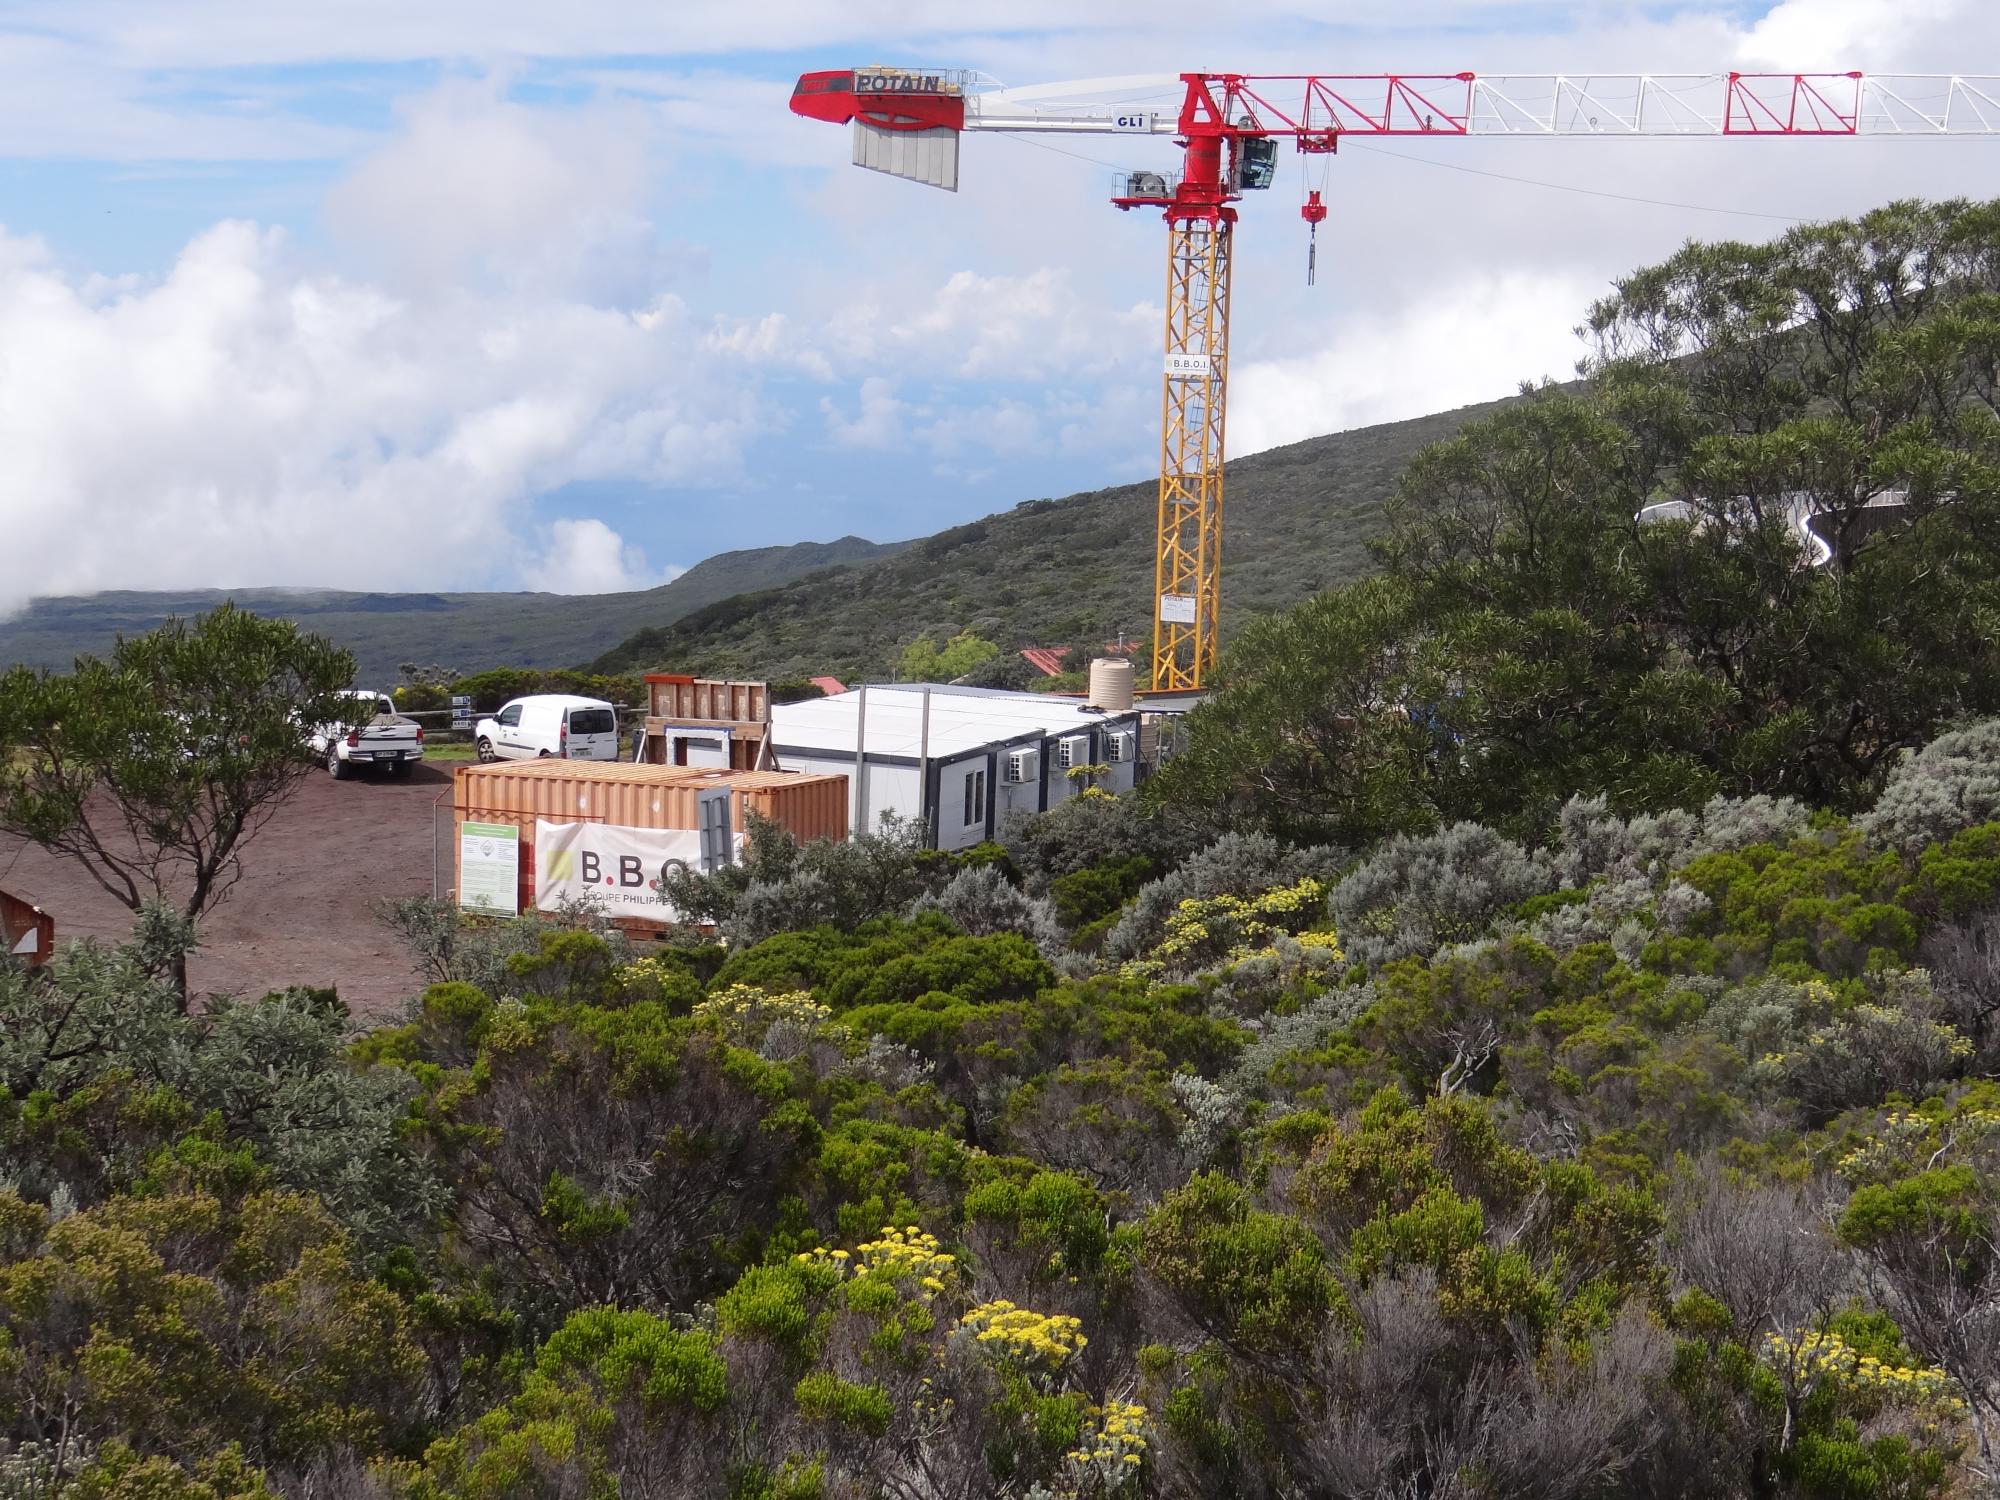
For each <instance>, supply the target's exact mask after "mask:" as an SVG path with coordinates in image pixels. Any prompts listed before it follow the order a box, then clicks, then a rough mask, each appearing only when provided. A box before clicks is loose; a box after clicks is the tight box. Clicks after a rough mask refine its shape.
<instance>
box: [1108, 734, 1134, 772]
mask: <svg viewBox="0 0 2000 1500" xmlns="http://www.w3.org/2000/svg"><path fill="white" fill-rule="evenodd" d="M1104 758H1105V759H1106V760H1107V761H1109V762H1111V763H1112V764H1113V765H1117V764H1119V763H1120V762H1122V761H1128V760H1130V759H1131V758H1132V731H1131V730H1129V729H1118V730H1114V731H1112V733H1110V734H1108V735H1106V736H1105V742H1104Z"/></svg>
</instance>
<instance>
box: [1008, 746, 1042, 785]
mask: <svg viewBox="0 0 2000 1500" xmlns="http://www.w3.org/2000/svg"><path fill="white" fill-rule="evenodd" d="M1040 760H1041V756H1040V755H1039V754H1037V753H1036V752H1035V751H1033V750H1009V751H1008V752H1007V779H1008V780H1009V781H1011V782H1015V783H1017V784H1018V783H1021V782H1026V781H1033V780H1035V779H1036V777H1037V776H1038V775H1039V774H1040V771H1041V766H1040V764H1039V762H1040Z"/></svg>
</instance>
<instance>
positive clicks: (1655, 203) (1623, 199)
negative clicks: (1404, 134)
mask: <svg viewBox="0 0 2000 1500" xmlns="http://www.w3.org/2000/svg"><path fill="white" fill-rule="evenodd" d="M1000 138H1001V139H1002V140H1007V141H1014V142H1017V143H1018V144H1020V145H1023V146H1033V147H1035V148H1036V149H1037V150H1041V151H1053V152H1054V153H1055V154H1056V155H1057V156H1067V157H1069V158H1070V159H1071V160H1072V161H1083V162H1089V163H1090V164H1091V165H1092V166H1094V167H1103V168H1105V169H1106V170H1107V171H1112V172H1123V171H1125V170H1126V169H1127V168H1128V167H1129V166H1130V163H1129V162H1115V161H1105V160H1104V159H1103V158H1102V157H1098V156H1085V155H1084V154H1083V153H1082V152H1081V151H1069V150H1065V149H1064V148H1063V147H1061V146H1051V145H1050V144H1049V143H1048V142H1047V141H1042V140H1036V139H1035V138H1034V137H1033V136H1027V135H1013V134H1007V133H1002V134H1001V136H1000ZM1342 144H1343V145H1345V146H1346V147H1347V148H1348V149H1349V150H1351V151H1372V152H1373V153H1374V154H1375V155H1377V156H1393V157H1394V158H1395V159H1396V160H1397V161H1408V162H1415V163H1416V164H1417V165H1418V166H1422V167H1438V168H1441V169H1442V170H1444V171H1447V172H1464V173H1466V174H1467V175H1468V176H1472V177H1491V178H1493V179H1494V180H1495V181H1496V182H1512V183H1517V184H1519V185H1520V186H1522V187H1538V188H1547V189H1548V190H1549V191H1550V192H1552V193H1577V194H1580V195H1581V196H1583V197H1586V198H1608V199H1610V200H1611V201H1612V202H1614V203H1641V204H1644V205H1646V206H1647V207H1649V208H1677V209H1681V210H1684V211H1685V212H1688V213H1697V214H1733V215H1735V216H1736V217H1738V218H1743V219H1771V220H1774V221H1776V222H1777V223H1780V224H1803V223H1805V222H1806V216H1805V215H1803V214H1773V213H1765V212H1763V211H1762V210H1761V209H1755V208H1718V207H1716V206H1715V205H1714V204H1712V203H1678V202H1675V201H1674V200H1673V199H1670V198H1640V197H1636V196H1634V195H1633V194H1630V193H1610V192H1606V191H1605V190H1604V189H1602V188H1588V187H1578V186H1577V185H1576V184H1575V183H1572V182H1546V181H1544V180H1543V179H1541V178H1539V177H1515V176H1513V175H1511V174H1510V173H1507V172H1489V171H1487V170H1486V169H1485V168H1483V167H1466V166H1461V165H1459V164H1458V163H1457V162H1450V161H1438V160H1437V159H1436V158H1434V157H1429V156H1411V155H1410V154H1409V153H1408V152H1404V151H1391V150H1389V149H1388V148H1387V147H1386V146H1366V145H1363V144H1361V143H1360V142H1358V141H1356V140H1353V139H1352V138H1349V139H1347V140H1345V141H1343V142H1342Z"/></svg>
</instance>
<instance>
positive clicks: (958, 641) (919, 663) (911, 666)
mask: <svg viewBox="0 0 2000 1500" xmlns="http://www.w3.org/2000/svg"><path fill="white" fill-rule="evenodd" d="M999 654H1000V648H999V647H998V646H996V645H994V644H993V643H992V642H991V641H989V640H987V639H986V638H985V637H984V636H978V635H974V634H973V633H972V632H971V631H969V630H961V631H960V632H959V633H958V634H957V635H955V636H953V637H952V638H951V639H950V640H948V641H946V642H945V643H944V645H943V646H942V647H938V646H934V645H932V644H931V638H930V637H929V636H927V635H920V636H918V637H917V638H916V639H915V640H914V641H912V642H910V644H909V645H907V646H905V647H904V648H903V659H902V662H901V664H900V665H899V666H898V667H897V669H896V675H897V677H898V678H899V679H901V680H902V681H904V682H952V681H955V680H956V679H958V678H960V677H963V676H965V674H966V673H968V672H970V671H972V670H973V669H974V668H975V667H978V666H980V665H982V664H984V663H986V662H989V661H991V660H992V659H993V658H994V657H996V656H998V655H999Z"/></svg>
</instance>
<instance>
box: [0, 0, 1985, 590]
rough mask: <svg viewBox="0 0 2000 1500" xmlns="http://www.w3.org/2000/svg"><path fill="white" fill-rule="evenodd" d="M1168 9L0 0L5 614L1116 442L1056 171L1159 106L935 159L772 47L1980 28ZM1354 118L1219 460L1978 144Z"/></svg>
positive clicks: (1136, 340)
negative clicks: (941, 170) (955, 188)
mask: <svg viewBox="0 0 2000 1500" xmlns="http://www.w3.org/2000/svg"><path fill="white" fill-rule="evenodd" d="M1217 9H1218V8H1216V7H1212V6H1197V5H1194V4H1189V3H1182V0H1151V3H1142V0H1100V3H1098V4H1095V5H1093V6H1089V7H1080V6H1076V5H1073V4H1057V3H1054V0H1015V3H1012V4H1010V5H1008V6H1006V7H997V6H979V5H946V4H937V3H932V4H930V5H928V6H910V5H908V4H900V3H899V4H890V3H888V0H852V3H846V4H841V5H832V4H820V3H805V0H768V3H764V4H760V5H757V6H747V5H743V4H741V3H733V4H715V3H709V0H682V3H677V4H674V5H671V6H652V7H639V6H635V5H631V4H629V3H622V0H621V3H610V0H572V3H570V4H566V5H563V6H550V5H548V4H546V3H545V0H426V3H425V4H423V5H420V6H412V5H409V4H407V3H406V0H394V3H392V0H343V3H341V4H338V5H331V6H325V5H323V6H317V7H312V6H306V5H303V4H277V3H272V0H264V3H248V0H12V3H0V446H4V448H5V451H7V452H8V454H9V455H10V462H9V463H8V465H7V466H6V467H5V468H4V470H0V610H6V609H10V608H14V607H18V605H19V604H20V603H21V602H22V601H23V600H25V599H26V598H27V597H30V596H31V595H34V594H40V593H59V592H60V593H69V592H85V591H89V590H93V589H99V588H113V587H116V588H144V587H167V586H192V585H218V586H231V585H255V584H292V585H309V584H326V585H336V586H345V587H371V586H372V587H391V588H465V587H510V588H511V587H535V588H549V589H555V590H559V591H566V592H577V591H589V590H595V589H601V588H614V587H629V586H643V585H646V584H649V583H653V582H658V581H659V580H660V579H662V578H664V577H666V576H668V575H669V574H670V573H671V572H672V571H673V570H674V569H676V568H679V567H685V566H687V565H689V564H691V563H693V562H696V561H698V560H699V559H700V558H702V557H703V556H706V555H709V554H711V553H713V552H716V551H719V550H723V549H726V548H732V547H748V546H762V545H770V544H773V543H782V542H790V541H797V540H803V539H815V538H817V539H824V538H829V537H834V536H838V535H841V534H844V533H850V532H851V533H859V534H862V535H866V536H870V537H874V538H878V539H887V538H893V537H901V536H909V535H915V534H919V533H923V532H928V531H932V530H935V529H937V528H939V527H942V526H947V525H951V524H955V523H957V522H960V521H963V520H967V519H970V518H972V517H974V516H976V515H980V514H983V513H986V512H988V511H991V510H994V509H998V508H1003V507H1006V506H1010V505H1013V504H1015V503H1018V502H1020V501H1022V500H1027V499H1032V498H1036V497H1039V496H1043V495H1060V494H1067V493H1071V492H1073V491H1077V490H1086V489H1094V488H1098V487H1100V486H1104V485H1109V484H1115V483H1122V482H1127V481H1130V480H1133V479H1138V478H1142V477H1144V476H1145V475H1147V474H1148V473H1149V472H1150V471H1151V466H1152V463H1153V451H1154V443H1155V441H1156V435H1155V430H1154V429H1155V424H1156V423H1157V412H1158V389H1157V384H1158V375H1157V371H1158V358H1157V341H1158V337H1159V324H1160V308H1159V303H1160V297H1161V290H1160V286H1159V281H1160V265H1161V233H1162V232H1161V230H1160V227H1159V225H1158V223H1157V221H1156V220H1155V219H1154V218H1152V217H1150V216H1140V215H1130V216H1121V215H1119V214H1118V213H1116V212H1115V211H1114V210H1112V209H1111V208H1110V207H1109V206H1107V205H1106V204H1105V202H1104V197H1105V194H1106V188H1107V182H1108V179H1109V164H1110V163H1111V162H1113V161H1114V159H1116V160H1119V161H1121V162H1122V163H1123V164H1132V165H1141V164H1149V163H1155V164H1161V165H1164V164H1167V162H1168V161H1169V159H1170V156H1171V150H1172V148H1171V146H1170V144H1169V143H1166V142H1164V141H1162V142H1138V143H1124V144H1125V145H1126V146H1127V148H1128V149H1126V150H1125V151H1122V152H1118V151H1113V150H1111V149H1109V148H1108V145H1107V143H1105V142H1103V141H1088V142H1083V143H1077V142H1074V141H1070V142H1060V141H1059V142H1055V143H1053V144H1055V145H1056V146H1058V147H1060V148H1061V149H1060V150H1049V149H1043V148H1039V147H1037V146H1035V145H1033V144H1030V143H1023V142H1020V141H1014V140H1006V139H998V138H993V137H974V138H970V139H968V141H967V142H966V146H965V156H964V164H963V179H964V181H963V190H962V191H961V192H959V193H958V194H956V195H946V194H942V193H938V192H935V191H931V190H926V189H923V188H919V187H917V186H915V185H912V184H908V183H902V182H895V181H891V180H888V179H885V178H880V177H876V176H874V175H872V174H867V173H863V172H859V171H856V170H855V169H852V168H850V167H849V166H847V165H846V161H847V143H846V141H845V140H844V139H843V138H842V136H843V133H842V132H841V131H840V130H839V129H837V128H835V127H831V126H823V125H817V124H814V123H812V122H809V121H804V120H799V119H797V118H795V117H793V116H791V115H790V114H789V113H788V112H787V111H786V109H785V97H786V94H787V92H788V90H789V86H790V83H791V80H792V79H793V78H794V77H795V76H796V75H797V74H798V73H799V72H801V71H803V70H806V69H810V68H820V67H838V66H845V65H849V64H853V63H857V62H868V61H876V60H883V61H901V62H911V63H926V64H936V65H952V66H966V67H976V68H980V69H983V70H985V71H987V72H989V73H991V74H994V75H996V76H998V77H1000V78H1003V79H1005V80H1006V81H1007V82H1009V83H1029V82H1042V81H1048V80H1054V79H1062V78H1074V77H1095V76H1102V75H1106V74H1113V73H1119V74H1123V73H1135V72H1159V71H1166V72H1172V71H1177V70H1180V69H1183V68H1190V67H1229V68H1233V69H1239V70H1243V71H1250V72H1275V71H1293V70H1296V69H1298V68H1300V67H1304V66H1310V67H1313V68H1316V69H1321V70H1332V69H1340V70H1345V71H1373V70H1377V69H1386V68H1400V69H1406V70H1450V69H1457V68H1461V67H1470V68H1476V69H1479V70H1481V71H1485V72H1503V71H1507V70H1514V71H1549V70H1556V69H1576V68H1597V69H1606V70H1621V71H1622V70H1633V71H1637V70H1649V71H1654V72H1671V71H1697V70H1699V71H1708V70H1713V69H1718V68H1726V67H1731V66H1755V65H1758V64H1760V63H1764V64H1771V65H1775V66H1782V67H1799V68H1815V67H1828V66H1837V67H1862V68H1867V69H1869V70H1871V71H1931V70H1943V69H1949V68H1957V69H1965V70H1969V71H1979V72H2000V22H1996V20H1995V19H1994V17H1993V15H1992V14H1991V12H1992V10H1993V7H1991V6H1989V5H1983V4H1977V3H1973V0H1894V3H1892V0H1784V3H1782V4H1776V5H1735V6H1720V5H1707V6H1702V5H1675V4H1648V5H1620V4H1611V3H1604V4H1596V5H1579V6H1556V5H1517V4H1508V3H1504V0H1409V3H1402V4H1388V3H1382V0H1357V3H1354V4H1349V5H1344V6H1342V7H1340V8H1339V13H1340V15H1341V16H1342V17H1343V24H1341V25H1339V26H1333V25H1328V24H1325V23H1324V22H1322V21H1320V20H1319V19H1317V17H1318V16H1319V15H1320V14H1323V13H1325V12H1327V11H1328V10H1329V9H1331V8H1330V7H1327V6H1325V5H1323V4H1304V3H1296V0H1239V3H1237V4H1234V5H1232V6H1231V7H1229V8H1228V16H1227V19H1226V21H1224V20H1214V19H1209V17H1210V16H1212V15H1213V14H1214V13H1215V12H1216V10H1217ZM1002 17H1004V18H1005V24H1004V25H1001V24H997V21H996V18H1002ZM1982 55H1983V56H1984V61H1983V62H1982V61H1981V60H1980V59H1981V56H1982ZM1352 144H1353V146H1354V147H1355V148H1356V149H1352V150H1344V151H1343V153H1342V155H1341V158H1340V160H1339V161H1338V163H1337V164H1335V165H1334V167H1333V169H1332V175H1331V177H1330V179H1329V183H1328V186H1329V190H1330V192H1329V196H1330V200H1331V201H1332V203H1333V205H1334V218H1333V219H1332V221H1330V222H1329V224H1328V225H1327V226H1326V228H1325V230H1323V231H1322V237H1321V248H1320V267H1321V274H1320V278H1319V282H1320V284H1319V285H1318V286H1317V287H1314V288H1311V289H1308V288H1306V287H1305V286H1304V284H1303V282H1304V275H1303V272H1304V257H1305V241H1304V232H1303V229H1302V227H1301V225H1300V223H1299V220H1298V218H1297V214H1296V207H1297V201H1298V197H1299V195H1300V192H1301V191H1302V188H1303V186H1304V185H1305V184H1304V183H1303V182H1302V181H1298V180H1294V179H1295V178H1297V177H1298V176H1299V169H1298V168H1297V167H1296V165H1295V164H1294V163H1293V162H1291V161H1289V160H1288V161H1287V162H1286V164H1285V166H1284V168H1283V169H1282V171H1281V176H1280V182H1279V190H1278V191H1275V192H1273V193H1271V194H1269V195H1268V197H1267V198H1266V199H1264V200H1262V201H1257V202H1254V203H1252V204H1250V205H1248V206H1247V211H1246V213H1245V218H1244V224H1243V226H1242V230H1241V232H1240V235H1239V241H1238V270H1237V300H1236V309H1235V323H1234V345H1233V355H1234V360H1233V369H1234V377H1233V390H1232V407H1231V419H1230V436H1231V448H1232V451H1233V452H1235V453H1238V454H1241V453H1245V452H1249V451H1253V450H1255V449H1258V448H1261V447H1268V446H1270V445H1272V444H1275V443H1280V442H1286V441H1293V440H1296V439H1299V438H1302V437H1306V436H1310V435H1313V434H1316V433H1320V432H1326V431H1334V430H1339V429H1341V428H1345V427H1351V426H1355V425H1361V424H1364V423H1368V422H1373V421H1380V420H1386V419H1393V418H1396V417H1403V416H1413V415H1418V414H1420V413H1422V412H1425V411H1429V410H1435V409H1438V408H1440V407H1444V406H1450V405H1457V404H1462V403H1464V402H1468V401H1473V400H1479V399H1484V398H1487V397H1491V396H1496V395H1501V394H1504V393H1506V392H1507V391H1508V390H1510V389H1512V388H1513V387H1514V386H1515V385H1516V384H1517V383H1518V382H1520V381H1522V380H1530V379H1535V378H1539V377H1542V376H1547V375H1556V376H1560V375H1562V374H1565V373H1567V371H1568V369H1569V368H1570V366H1571V364H1572V362H1573V360H1574V359H1575V357H1576V355H1577V354H1578V353H1579V352H1580V349H1579V347H1578V346H1577V345H1576V343H1575V341H1574V339H1573V337H1572V336H1571V334H1570V329H1571V328H1572V327H1573V325H1574V324H1575V322H1576V321H1577V319H1578V317H1579V316H1580V314H1581V313H1582V311H1583V309H1584V307H1585V306H1586V305H1587V303H1588V301H1589V300H1590V299H1591V298H1592V297H1593V296H1595V295H1598V294H1599V293H1600V292H1601V291H1602V290H1603V289H1604V287H1605V286H1606V285H1607V284H1608V282H1609V280H1610V279H1611V278H1612V277H1614V276H1616V275H1618V274H1619V273H1621V272H1623V271H1625V270H1628V269H1630V268H1632V267H1633V266H1636V265H1639V264H1642V263H1644V262H1645V261H1646V260H1648V259H1652V258H1657V257H1658V256H1660V255H1663V254H1665V253H1668V252H1670V251H1671V250H1672V249H1673V248H1674V247H1675V246H1676V245H1677V244H1678V243H1680V242H1681V241H1682V240H1683V239H1685V238H1687V237H1689V236H1691V235H1700V236H1720V235H1741V236H1752V237H1756V236H1763V235H1767V234H1770V233H1773V232H1776V231H1778V230H1780V229H1782V228H1783V227H1784V224H1785V222H1787V221H1788V220H1789V219H1791V218H1794V217H1800V216H1809V215H1810V216H1821V215H1828V214H1837V213H1847V212H1854V211H1858V210H1861V209H1863V208H1866V207H1868V206H1870V205H1872V204H1874V203H1877V202H1880V201H1883V200H1884V199H1887V198H1889V197H1892V196H1896V195H1898V194H1905V193H1939V194H1941V193H1948V192H1957V193H1967V194H1975V195H1984V194H1986V193H1990V192H1991V191H1992V190H1993V189H1992V186H1991V185H1992V184H1994V183H1996V182H2000V172H1996V170H1995V168H1996V164H2000V142H1984V141H1962V142H1951V143H1941V144H1927V145H1923V146H1912V145H1910V144H1908V143H1857V142H1833V143H1800V142H1787V143H1783V144H1782V145H1779V146H1773V145H1770V144H1766V143H1740V142H1732V143H1721V142H1704V143H1689V142H1658V143H1636V144H1635V143H1619V144H1617V145H1599V144H1598V143H1593V142H1528V143H1514V142H1458V143H1420V144H1419V145H1417V146H1415V147H1410V146H1408V145H1407V144H1402V145H1398V146H1397V147H1396V149H1397V150H1399V151H1400V152H1401V153H1402V155H1401V156H1395V157H1392V156H1390V155H1387V154H1384V153H1382V152H1376V151H1369V150H1366V149H1365V147H1364V145H1363V143H1359V142H1355V143H1352ZM1086 157H1087V158H1090V159H1089V160H1084V159H1079V158H1086ZM1405 158H1417V159H1414V160H1411V159H1405ZM1426 158H1428V159H1426ZM1455 167H1456V168H1473V169H1476V171H1477V172H1479V173H1489V174H1497V175H1484V176H1482V175H1473V174H1472V173H1469V172H1466V171H1461V170H1453V168H1455ZM1509 178H1511V179H1516V180H1505V179H1509ZM1521 179H1526V180H1521ZM1537 183H1553V184H1564V185H1567V186H1569V187H1572V188H1584V189H1588V190H1589V191H1588V192H1587V193H1577V192H1560V191H1555V190H1553V189H1552V188H1549V187H1545V186H1537V185H1535V184H1537ZM1608 194H1622V195H1623V196H1624V198H1625V199H1630V198H1641V199H1647V200H1655V201H1653V202H1640V203H1634V202H1630V201H1621V199H1620V198H1618V197H1612V196H1603V195H1608ZM1670 204H1678V205H1683V206H1682V207H1672V206H1668V205H1670ZM1688 205H1692V207H1688ZM1698 210H1716V211H1714V212H1709V211H1698Z"/></svg>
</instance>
